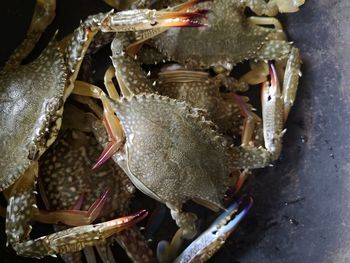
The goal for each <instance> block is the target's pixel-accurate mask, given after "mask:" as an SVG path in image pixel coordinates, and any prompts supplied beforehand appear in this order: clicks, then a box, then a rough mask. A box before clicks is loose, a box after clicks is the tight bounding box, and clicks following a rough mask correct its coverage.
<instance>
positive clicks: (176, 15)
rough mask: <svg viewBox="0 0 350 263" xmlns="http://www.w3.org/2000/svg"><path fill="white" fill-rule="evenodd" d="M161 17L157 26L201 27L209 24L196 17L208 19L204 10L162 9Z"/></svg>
mask: <svg viewBox="0 0 350 263" xmlns="http://www.w3.org/2000/svg"><path fill="white" fill-rule="evenodd" d="M160 12H161V14H160V17H159V18H158V19H157V22H156V24H154V26H155V27H159V28H163V27H201V26H208V25H207V24H204V23H201V22H199V21H197V20H193V19H196V18H204V19H207V16H206V15H205V13H204V11H202V10H195V11H193V12H187V11H164V12H163V11H160Z"/></svg>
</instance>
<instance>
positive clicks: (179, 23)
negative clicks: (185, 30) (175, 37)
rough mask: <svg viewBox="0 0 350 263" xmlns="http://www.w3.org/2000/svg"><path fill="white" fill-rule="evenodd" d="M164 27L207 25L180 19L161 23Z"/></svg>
mask: <svg viewBox="0 0 350 263" xmlns="http://www.w3.org/2000/svg"><path fill="white" fill-rule="evenodd" d="M163 26H164V27H202V26H208V25H207V24H203V23H200V22H197V21H192V20H182V21H168V22H165V23H164V24H163Z"/></svg>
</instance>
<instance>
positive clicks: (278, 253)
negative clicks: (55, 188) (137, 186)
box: [0, 0, 350, 263]
mask: <svg viewBox="0 0 350 263" xmlns="http://www.w3.org/2000/svg"><path fill="white" fill-rule="evenodd" d="M70 2H72V3H70ZM85 2H86V1H82V0H79V1H78V0H75V1H58V10H57V13H58V14H60V15H59V16H58V18H57V19H56V20H55V22H54V23H53V25H52V26H50V28H51V32H52V31H54V29H55V28H57V26H58V25H62V26H63V28H64V29H66V30H67V32H68V31H69V30H72V29H73V28H74V27H75V26H76V25H78V23H79V19H73V15H71V11H73V12H79V13H80V15H81V17H86V16H87V15H88V14H91V13H95V12H96V11H97V10H101V9H97V8H106V6H105V5H103V4H102V3H100V2H101V1H99V0H90V1H88V2H89V4H83V3H85ZM93 2H96V3H95V4H94V3H93ZM90 3H91V4H92V5H91V9H90ZM69 5H71V6H72V7H71V9H70V10H69V12H68V11H67V10H65V9H64V8H63V7H64V6H65V7H67V6H69ZM94 5H95V6H94ZM33 6H34V1H33V0H32V1H19V0H16V1H11V2H8V1H6V2H5V1H2V2H1V3H0V21H1V24H2V25H3V27H2V33H3V36H5V37H3V38H2V44H1V50H0V62H3V61H4V60H5V58H6V57H7V55H8V54H9V53H10V51H11V48H12V47H14V46H16V45H17V44H18V43H20V41H21V39H22V38H23V36H24V34H25V30H26V29H25V25H26V24H28V23H29V21H30V18H31V12H30V10H32V8H33ZM82 7H83V8H82ZM24 10H25V12H24ZM104 10H106V9H104ZM61 14H65V15H66V16H65V17H64V16H62V15H61ZM282 20H283V24H284V26H285V28H286V30H287V32H288V34H289V37H290V39H292V40H293V41H294V43H295V45H296V46H297V47H299V48H300V49H301V54H302V57H303V62H304V64H303V68H302V72H303V77H302V79H301V83H300V86H299V91H298V97H297V100H296V104H295V107H294V108H293V110H292V112H291V115H290V118H289V120H288V123H287V129H288V130H287V133H286V135H285V138H284V149H283V154H282V156H281V159H280V160H279V161H278V162H277V163H276V164H275V165H274V167H271V168H266V169H263V170H260V171H259V172H258V173H257V175H256V176H255V177H254V178H251V180H250V182H249V186H248V187H247V191H248V192H249V193H251V195H252V196H253V197H254V199H255V204H254V206H253V208H252V210H251V212H250V214H249V216H248V217H247V219H246V220H245V221H244V222H243V223H242V224H241V226H240V227H239V228H238V229H237V231H236V232H235V233H234V234H233V235H232V236H231V237H230V239H229V240H228V241H227V243H226V245H225V247H224V248H223V249H222V250H221V251H220V252H219V253H217V255H216V256H215V257H213V258H212V259H211V262H231V263H232V262H240V263H250V262H263V263H264V262H288V263H294V262H340V263H342V262H350V250H349V247H350V231H349V230H350V229H349V228H350V203H349V199H350V198H349V197H350V136H349V127H350V125H349V124H350V106H349V105H350V104H349V98H350V89H349V83H350V73H349V72H350V62H349V61H350V60H349V58H350V44H349V43H350V29H349V28H350V2H349V1H348V0H337V1H328V0H307V3H306V4H305V6H303V7H302V8H301V11H300V12H298V13H296V14H290V15H283V16H282ZM71 21H75V22H74V23H75V24H72V22H71ZM10 22H11V26H6V25H9V24H10ZM61 32H62V35H64V34H65V32H64V31H63V30H62V31H61ZM50 37H51V35H50V34H49V33H47V34H46V33H45V35H44V38H45V39H47V40H48V39H49V38H50ZM42 45H43V46H44V45H45V44H42ZM39 49H40V46H39ZM3 225H4V224H3V219H1V228H0V232H1V233H0V254H1V259H0V261H1V262H13V261H16V262H36V260H34V259H25V258H19V257H15V255H14V253H13V252H11V250H10V249H7V248H5V237H4V229H3ZM57 260H58V259H53V258H45V261H46V262H57Z"/></svg>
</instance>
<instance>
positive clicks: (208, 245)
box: [174, 197, 253, 263]
mask: <svg viewBox="0 0 350 263" xmlns="http://www.w3.org/2000/svg"><path fill="white" fill-rule="evenodd" d="M252 205H253V199H252V198H251V197H243V198H241V199H240V200H239V201H238V202H235V203H233V204H232V205H231V206H229V207H228V208H227V209H226V211H225V212H223V213H222V214H221V215H220V216H219V217H218V218H217V219H216V220H215V221H214V222H213V223H212V224H211V226H210V227H209V228H208V229H207V230H206V231H205V232H204V233H203V234H201V235H200V236H199V237H198V238H197V239H196V240H194V241H193V242H192V243H191V244H190V245H189V246H188V247H187V248H186V249H185V250H184V251H183V252H182V253H181V255H180V256H179V257H177V258H176V260H175V261H174V263H180V262H181V263H189V262H204V261H206V260H207V259H209V258H210V257H211V256H212V255H213V254H214V253H215V252H216V251H218V250H219V249H220V248H221V246H222V245H223V244H224V243H225V242H224V241H225V240H226V239H227V237H228V236H229V235H230V234H231V233H232V232H233V231H234V230H235V228H236V227H237V226H238V224H239V223H240V222H241V220H242V219H243V218H244V217H245V216H246V215H247V213H248V211H249V210H250V208H251V207H252Z"/></svg>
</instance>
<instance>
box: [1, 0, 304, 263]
mask: <svg viewBox="0 0 350 263" xmlns="http://www.w3.org/2000/svg"><path fill="white" fill-rule="evenodd" d="M105 2H107V3H108V4H109V5H112V6H113V7H114V8H115V10H117V11H114V10H112V11H110V12H108V13H100V14H96V15H92V16H90V17H88V18H87V19H86V20H85V21H83V22H82V23H81V24H80V26H79V27H78V28H77V29H76V30H75V31H74V32H73V33H72V34H71V35H68V36H67V37H65V38H63V39H61V40H58V39H56V37H53V39H52V40H51V42H50V43H49V44H48V46H47V47H46V49H45V50H44V51H43V52H42V53H41V55H40V56H39V57H38V58H37V59H35V60H34V61H32V62H31V63H29V64H26V65H22V60H23V59H24V58H26V57H27V56H28V54H29V53H30V52H31V51H32V49H33V48H34V46H35V45H36V43H37V41H38V40H39V38H40V37H41V34H42V33H43V32H44V30H45V29H46V27H47V26H48V25H49V24H50V23H51V21H52V19H53V17H54V14H55V5H56V3H55V1H54V0H46V1H45V0H37V4H36V7H35V11H34V15H33V19H32V22H31V25H30V27H29V29H28V32H27V38H26V39H25V40H24V41H23V42H22V44H21V45H20V46H19V47H17V49H16V50H15V51H14V52H13V54H12V55H11V56H10V58H9V59H8V61H7V62H6V64H5V66H4V67H3V69H2V70H1V72H0V120H1V130H0V144H1V147H0V155H1V159H0V191H2V192H3V195H4V197H5V198H6V200H7V208H6V212H4V214H5V216H6V235H7V243H8V244H9V245H10V246H11V247H12V248H13V249H14V250H15V252H16V253H17V254H18V255H21V256H25V257H36V258H42V257H44V256H47V255H53V256H55V255H60V256H61V257H62V258H63V259H64V260H65V261H66V262H81V261H82V253H81V252H82V251H83V252H84V254H85V257H86V260H87V262H95V260H96V259H95V256H96V255H95V251H97V252H98V254H99V256H100V258H101V260H102V261H103V262H114V255H113V252H112V250H111V247H110V246H111V245H112V244H113V242H114V241H117V243H118V244H119V245H120V246H121V247H123V248H124V249H125V250H126V253H127V255H128V256H129V257H130V259H131V260H132V261H133V262H157V261H159V262H204V261H206V260H207V259H209V258H210V257H211V256H212V255H213V254H214V253H215V252H216V251H217V250H218V249H219V248H220V247H221V246H222V245H223V244H224V241H225V240H226V238H227V237H228V236H229V235H230V233H231V232H232V231H233V229H234V228H235V227H236V226H237V224H238V223H239V222H240V221H241V219H242V218H243V217H244V216H245V215H246V213H247V212H248V210H249V209H250V207H251V205H252V199H251V198H250V197H238V196H240V195H242V194H241V192H242V191H240V189H241V187H242V185H243V183H244V181H245V179H246V178H247V176H248V175H249V173H250V170H251V169H256V168H262V167H265V166H267V165H269V164H271V163H272V162H273V161H274V160H276V159H277V158H278V157H279V155H280V152H281V149H282V137H283V134H284V132H285V130H284V123H285V122H286V120H287V117H288V114H289V112H290V109H291V107H292V105H293V103H294V99H295V96H296V91H297V86H298V80H299V75H300V70H299V68H300V63H301V62H300V57H299V51H298V49H297V48H295V47H293V45H292V44H291V43H290V42H288V41H287V38H286V35H285V33H284V31H283V29H282V26H281V24H280V22H279V21H278V20H277V18H275V16H276V15H277V14H278V13H279V12H295V11H297V10H298V7H299V6H300V5H302V4H303V3H304V1H303V0H299V1H296V0H284V1H280V0H269V1H265V0H214V1H210V2H205V1H200V0H191V1H189V2H185V3H183V2H180V3H178V2H177V1H169V2H166V1H137V0H135V1H131V0H130V1H124V2H122V3H119V1H112V0H109V1H107V0H106V1H105ZM167 6H171V7H167ZM165 7H166V8H165ZM148 8H149V9H148ZM151 8H155V9H151ZM247 9H250V11H251V12H250V13H254V15H255V16H253V15H247V12H246V10H247ZM103 46H110V50H111V64H110V66H109V68H108V70H107V71H106V72H105V74H104V85H103V86H102V85H100V87H98V86H97V85H96V83H93V81H92V80H91V79H92V78H91V75H92V74H93V73H92V72H93V71H94V68H92V66H91V65H92V64H91V63H89V60H90V59H91V57H93V56H94V54H95V53H96V52H97V50H98V49H99V48H101V47H103ZM243 62H245V63H246V65H249V70H247V71H246V72H244V73H242V74H241V76H239V77H233V75H232V70H233V69H234V68H236V65H238V64H241V63H243ZM154 64H156V65H157V66H150V65H154ZM145 65H148V66H145ZM145 68H148V69H151V71H149V72H147V71H145ZM251 85H254V86H255V85H260V88H261V108H262V110H261V114H260V113H256V112H254V111H255V109H254V108H253V107H252V105H251V104H249V103H248V100H249V99H248V97H246V96H243V95H242V94H243V93H244V92H246V91H247V90H248V88H249V87H250V86H251ZM255 88H256V89H257V87H255ZM103 148H104V150H101V149H103ZM101 152H102V154H101V155H100V153H101ZM37 183H38V184H37ZM136 189H138V190H139V191H141V192H142V193H143V194H144V195H147V196H148V197H151V198H152V199H154V200H155V202H157V203H161V204H163V205H165V206H166V207H167V208H169V209H170V213H171V217H172V218H173V219H174V220H175V222H176V225H177V226H178V230H177V231H176V233H175V234H174V233H171V235H173V238H172V240H171V242H168V241H160V242H158V246H157V250H156V251H157V252H156V253H155V252H154V251H152V249H151V248H150V242H149V241H148V240H147V239H148V238H149V237H147V239H146V238H145V237H144V235H143V233H144V231H141V230H140V228H139V227H137V226H136V225H135V224H136V223H137V222H139V221H141V220H142V219H144V218H145V217H146V216H147V214H148V212H147V211H146V210H141V211H138V212H132V211H131V210H132V209H131V206H130V204H131V201H132V198H133V195H134V193H135V191H136ZM228 189H229V190H230V191H227V190H228ZM38 199H41V200H42V201H43V202H42V203H43V204H44V207H41V206H40V207H38V205H37V201H38ZM189 200H192V201H194V202H195V203H197V204H199V205H201V206H204V207H206V208H209V209H210V210H212V211H213V212H212V214H213V215H214V216H217V214H215V213H221V215H219V216H218V217H217V219H216V220H214V222H212V225H211V226H209V228H208V229H207V230H206V231H205V232H203V233H202V234H201V235H199V233H198V232H199V231H198V226H197V223H198V222H197V219H198V218H197V216H196V214H195V213H193V212H192V211H191V209H189V208H188V207H187V209H184V208H183V205H184V204H185V203H186V202H187V201H189ZM189 207H190V206H189ZM155 213H156V212H155ZM33 222H41V223H47V224H53V225H54V229H55V231H57V232H55V233H52V234H49V235H46V236H42V237H39V238H33V237H32V236H31V228H32V227H31V224H32V223H33ZM146 228H150V229H151V230H149V232H152V233H153V235H154V233H155V232H157V224H153V223H152V222H151V221H150V222H149V223H148V224H147V227H146ZM146 230H147V229H146ZM151 237H152V235H151ZM94 247H95V248H94Z"/></svg>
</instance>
